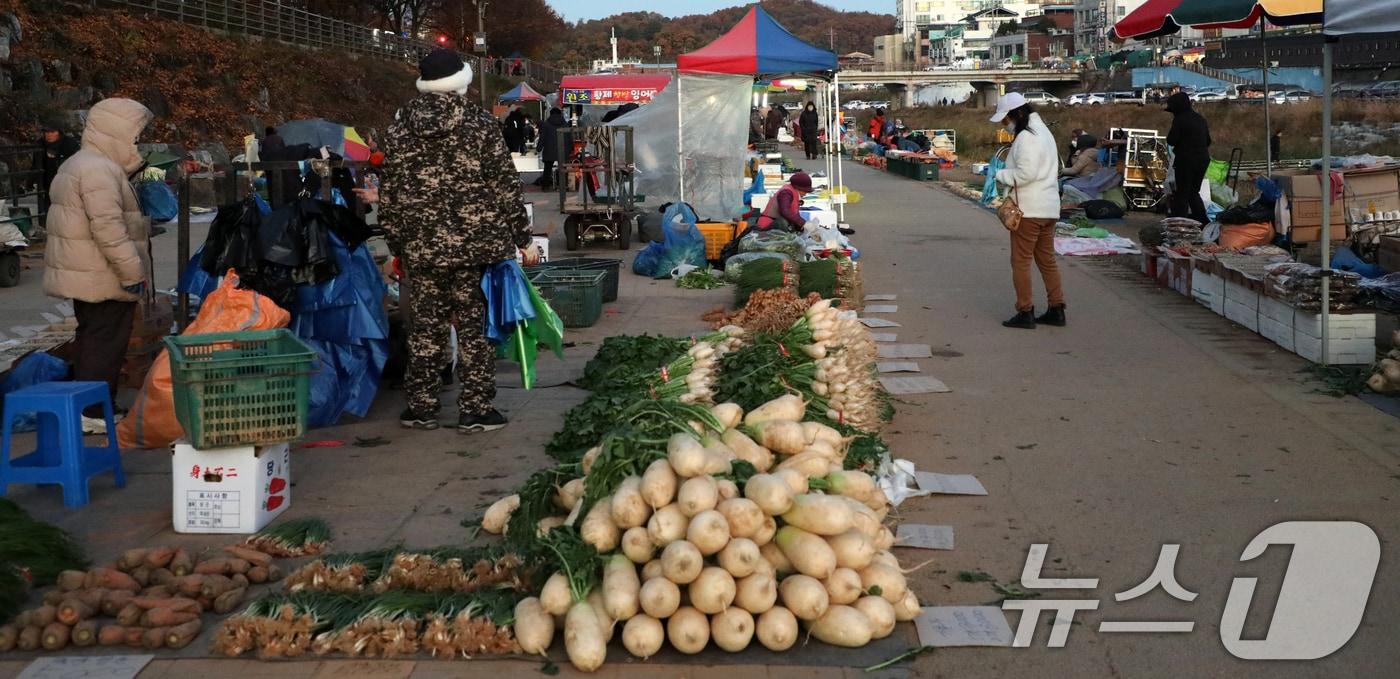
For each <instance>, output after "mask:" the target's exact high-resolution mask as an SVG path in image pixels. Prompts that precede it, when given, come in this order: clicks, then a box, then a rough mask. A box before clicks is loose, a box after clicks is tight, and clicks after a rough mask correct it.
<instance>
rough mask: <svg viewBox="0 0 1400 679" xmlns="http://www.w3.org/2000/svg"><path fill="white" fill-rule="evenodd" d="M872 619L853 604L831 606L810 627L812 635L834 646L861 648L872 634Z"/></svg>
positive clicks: (868, 641)
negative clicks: (852, 605)
mask: <svg viewBox="0 0 1400 679" xmlns="http://www.w3.org/2000/svg"><path fill="white" fill-rule="evenodd" d="M870 627H871V625H870V619H869V618H867V617H865V614H864V613H861V612H860V610H858V609H856V608H854V607H851V606H831V607H830V608H827V609H826V612H825V613H823V614H822V616H821V617H820V618H817V620H816V621H815V622H813V623H812V624H811V625H810V626H809V627H808V629H809V630H810V631H811V632H812V636H814V637H816V638H817V639H819V640H821V641H825V642H826V643H828V644H831V645H832V646H841V647H844V648H860V647H861V646H864V645H866V644H868V643H870V639H871V636H872V633H871V629H870Z"/></svg>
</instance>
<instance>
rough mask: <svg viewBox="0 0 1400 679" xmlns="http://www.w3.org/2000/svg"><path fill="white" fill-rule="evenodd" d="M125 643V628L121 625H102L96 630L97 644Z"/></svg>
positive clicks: (115, 644) (117, 644) (112, 644)
mask: <svg viewBox="0 0 1400 679" xmlns="http://www.w3.org/2000/svg"><path fill="white" fill-rule="evenodd" d="M124 643H126V628H125V627H122V626H121V625H103V626H102V629H100V630H97V644H98V645H99V646H121V645H122V644H124Z"/></svg>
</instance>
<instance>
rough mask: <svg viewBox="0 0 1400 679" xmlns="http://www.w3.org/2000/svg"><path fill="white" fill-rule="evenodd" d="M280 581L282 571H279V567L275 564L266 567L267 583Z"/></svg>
mask: <svg viewBox="0 0 1400 679" xmlns="http://www.w3.org/2000/svg"><path fill="white" fill-rule="evenodd" d="M281 579H282V569H281V568H280V567H278V566H277V564H272V565H271V566H268V567H267V581H268V582H277V581H278V580H281Z"/></svg>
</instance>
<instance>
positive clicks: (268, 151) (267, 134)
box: [258, 126, 287, 160]
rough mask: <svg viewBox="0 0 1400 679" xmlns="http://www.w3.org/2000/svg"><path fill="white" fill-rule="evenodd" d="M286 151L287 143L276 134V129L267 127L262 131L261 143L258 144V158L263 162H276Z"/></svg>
mask: <svg viewBox="0 0 1400 679" xmlns="http://www.w3.org/2000/svg"><path fill="white" fill-rule="evenodd" d="M286 150H287V142H286V141H284V140H283V139H282V135H280V134H277V128H275V127H272V126H268V127H267V128H266V129H264V130H263V138H262V142H261V143H260V144H258V157H260V158H263V159H264V160H278V159H279V157H280V156H281V155H282V152H283V151H286Z"/></svg>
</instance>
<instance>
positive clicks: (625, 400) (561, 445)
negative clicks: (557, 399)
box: [544, 392, 638, 462]
mask: <svg viewBox="0 0 1400 679" xmlns="http://www.w3.org/2000/svg"><path fill="white" fill-rule="evenodd" d="M637 398H638V396H637V394H636V393H634V392H625V393H624V392H608V393H602V392H599V393H594V394H592V395H590V396H589V397H588V398H587V399H585V400H584V402H583V403H580V404H578V405H576V406H574V407H573V408H570V409H569V412H567V413H565V414H564V425H563V427H561V428H560V429H559V431H558V433H556V434H555V435H554V438H552V439H550V440H549V443H547V444H545V447H544V450H545V452H546V453H549V456H550V457H553V458H554V459H556V460H559V461H561V462H578V461H579V460H580V459H581V458H582V457H583V453H584V451H586V450H588V449H589V448H591V447H593V446H595V445H597V444H598V442H599V441H601V440H603V436H604V435H605V434H607V433H608V431H610V430H611V429H612V428H613V427H614V426H615V425H616V424H617V414H618V413H619V412H620V411H622V410H623V409H624V408H626V407H627V406H629V405H631V404H633V403H636V402H637Z"/></svg>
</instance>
